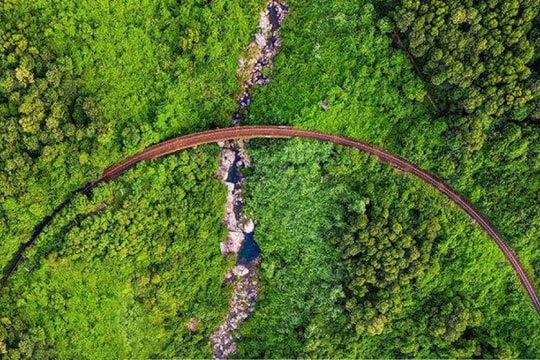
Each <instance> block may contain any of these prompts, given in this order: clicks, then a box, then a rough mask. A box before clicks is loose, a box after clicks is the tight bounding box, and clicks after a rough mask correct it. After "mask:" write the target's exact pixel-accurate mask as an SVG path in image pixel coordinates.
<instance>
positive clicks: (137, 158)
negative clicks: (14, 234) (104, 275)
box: [4, 126, 540, 316]
mask: <svg viewBox="0 0 540 360" xmlns="http://www.w3.org/2000/svg"><path fill="white" fill-rule="evenodd" d="M295 137H296V138H306V139H316V140H321V141H327V142H331V143H334V144H336V145H343V146H348V147H353V148H356V149H358V150H361V151H364V152H366V153H369V154H371V155H374V156H376V157H377V158H378V159H379V161H381V162H383V163H386V164H389V165H390V166H392V167H394V168H396V169H399V170H401V171H404V172H407V173H409V174H411V175H414V176H416V177H417V178H419V179H421V180H423V181H424V182H426V183H428V184H430V185H431V186H433V187H434V188H436V189H437V190H438V191H439V192H441V193H443V194H444V195H446V196H447V197H448V198H450V199H451V200H452V201H453V202H455V203H456V204H457V205H458V206H459V207H461V208H462V209H463V210H464V211H465V212H466V213H467V214H469V215H470V216H471V217H472V218H473V219H474V220H475V221H476V222H477V224H478V225H479V226H480V227H481V228H482V229H483V230H484V231H485V232H486V233H487V234H488V235H489V236H490V238H491V239H492V240H493V241H494V242H495V244H496V245H497V246H498V247H499V249H500V250H501V251H502V253H503V254H504V256H505V258H506V259H507V261H508V262H509V263H510V265H511V266H512V269H513V270H514V272H515V273H516V275H517V277H518V279H519V281H520V283H521V285H522V286H523V288H524V289H525V292H526V293H527V295H528V297H529V298H530V300H531V302H532V304H533V306H534V308H535V310H536V312H537V313H538V315H539V316H540V299H539V297H538V294H537V293H536V290H535V288H534V286H533V283H532V282H531V280H530V279H529V278H528V276H527V273H526V271H525V269H524V268H523V265H522V264H521V263H520V261H519V259H518V258H517V256H516V254H515V253H514V252H513V251H512V249H511V248H510V246H508V244H506V243H505V242H504V240H503V239H502V237H501V235H499V234H498V233H497V231H496V230H495V228H494V227H493V225H491V224H490V223H489V221H488V220H487V219H486V218H485V217H484V216H483V215H482V214H481V213H480V212H479V211H478V210H476V209H474V207H473V206H472V205H471V204H469V202H468V201H467V200H466V199H464V198H463V197H461V196H460V195H459V194H458V193H457V192H455V191H454V190H452V188H450V187H449V186H448V185H446V184H445V183H443V182H442V181H440V180H438V179H437V178H436V177H435V176H433V175H431V174H429V173H428V172H426V171H424V170H422V169H420V168H418V167H417V166H416V165H414V164H413V163H411V162H409V161H407V160H405V159H402V158H401V157H399V156H396V155H393V154H391V153H389V152H388V151H386V150H383V149H379V148H377V147H375V146H372V145H369V144H367V143H365V142H363V141H359V140H355V139H351V138H347V137H343V136H338V135H331V134H326V133H322V132H317V131H310V130H300V129H295V128H292V127H287V126H243V127H234V128H226V129H217V130H210V131H205V132H200V133H196V134H191V135H187V136H182V137H178V138H175V139H171V140H168V141H164V142H162V143H159V144H157V145H154V146H151V147H149V148H147V149H146V150H144V151H142V152H140V153H138V154H135V155H133V156H130V157H129V158H127V159H126V160H124V161H122V162H120V163H118V164H116V165H113V166H111V167H109V168H107V169H106V170H105V171H104V173H103V175H102V177H101V178H100V179H98V180H97V181H96V182H94V183H92V184H89V185H87V186H86V187H85V188H84V189H85V190H86V191H89V190H91V189H92V188H93V187H95V186H96V185H98V184H99V183H101V182H105V181H110V180H113V179H114V178H116V177H118V176H119V175H121V174H122V173H123V172H124V171H126V170H127V169H129V168H131V167H133V166H134V165H135V164H137V163H139V162H141V161H144V160H150V159H156V158H159V157H162V156H165V155H168V154H172V153H175V152H177V151H179V150H183V149H188V148H192V147H195V146H198V145H203V144H208V143H215V142H219V141H225V140H229V139H243V140H247V139H254V138H295ZM43 228H44V227H42V228H41V230H43ZM37 235H39V234H35V237H32V239H31V240H30V241H29V242H28V243H26V244H25V246H24V249H27V248H28V247H30V246H31V245H32V243H33V242H34V241H35V240H36V238H37ZM23 251H24V250H23ZM21 256H22V254H20V253H18V254H16V256H15V258H19V257H21ZM18 263H19V262H17V263H16V264H15V265H14V267H12V268H10V269H9V271H8V272H7V273H6V275H5V278H4V280H5V281H6V280H7V279H8V278H9V276H10V274H12V273H13V272H14V271H15V270H16V266H17V264H18ZM5 281H4V283H5Z"/></svg>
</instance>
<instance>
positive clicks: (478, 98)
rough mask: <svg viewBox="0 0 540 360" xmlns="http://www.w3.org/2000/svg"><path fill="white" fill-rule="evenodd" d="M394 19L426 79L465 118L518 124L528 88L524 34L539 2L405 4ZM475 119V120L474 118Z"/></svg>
mask: <svg viewBox="0 0 540 360" xmlns="http://www.w3.org/2000/svg"><path fill="white" fill-rule="evenodd" d="M398 9H399V10H398V11H397V13H396V15H395V18H396V25H397V27H398V29H399V30H400V31H401V32H405V33H406V34H407V39H408V45H409V48H410V51H411V53H412V54H413V55H414V56H415V57H419V58H421V60H422V63H423V67H422V69H423V71H424V72H425V73H426V74H427V75H428V76H429V78H430V81H431V82H432V83H433V84H434V85H436V86H440V87H441V89H442V90H443V91H448V90H450V91H451V93H450V100H451V102H452V104H454V103H455V104H458V105H459V110H461V111H464V112H465V113H467V114H472V113H482V114H486V115H494V116H498V117H501V116H505V117H510V118H514V120H523V119H524V118H525V117H526V115H527V112H526V111H525V112H524V111H523V110H522V109H529V112H530V110H531V108H530V102H531V100H533V99H534V98H535V97H537V96H538V92H537V91H536V93H535V90H534V89H533V83H534V79H533V78H532V77H531V74H532V72H531V60H532V59H533V55H534V52H535V44H534V43H533V42H531V41H530V39H529V38H528V34H529V32H530V31H531V29H532V28H533V24H532V21H533V20H534V19H535V17H537V16H538V11H540V4H539V3H538V2H534V1H533V2H531V1H519V0H491V1H477V2H473V1H457V0H432V1H422V2H420V1H405V2H403V3H402V4H401V5H400V6H399V7H398ZM475 121H480V119H475Z"/></svg>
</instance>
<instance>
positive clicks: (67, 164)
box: [0, 0, 260, 264]
mask: <svg viewBox="0 0 540 360" xmlns="http://www.w3.org/2000/svg"><path fill="white" fill-rule="evenodd" d="M259 6H260V5H259V4H258V1H254V0H250V1H248V2H245V1H242V2H231V1H227V2H225V1H215V2H212V3H205V2H195V1H190V2H188V3H186V2H182V4H179V3H178V2H175V1H170V0H163V1H158V0H156V1H150V0H145V1H132V0H125V1H120V2H118V1H95V0H84V1H41V0H39V1H30V2H28V1H22V0H21V1H20V0H10V1H4V2H2V4H1V5H0V9H1V10H0V120H1V122H2V128H1V129H0V165H1V166H0V168H1V170H0V183H2V186H1V187H0V204H2V206H0V219H1V220H0V236H1V237H2V241H1V242H0V263H2V264H4V263H5V262H6V261H7V259H9V257H10V256H11V255H12V254H13V252H14V251H15V249H16V248H17V246H18V244H19V243H20V242H23V241H25V240H26V239H27V238H29V237H30V235H31V233H32V230H33V227H34V226H35V225H36V224H37V223H38V222H39V221H40V220H41V219H42V218H43V217H44V216H45V215H47V214H49V213H50V212H51V211H52V209H53V208H54V207H55V206H57V205H58V204H59V203H61V202H62V201H63V200H64V199H65V198H66V197H67V195H68V194H69V192H70V191H73V190H74V189H76V188H78V187H80V186H81V185H83V184H84V183H85V182H87V181H89V180H94V179H96V178H97V177H98V175H99V174H100V172H101V171H102V170H103V169H104V168H105V167H107V166H109V165H111V164H112V163H114V162H116V161H119V160H120V159H122V158H124V157H125V156H126V155H128V154H131V153H133V152H136V151H139V150H141V149H143V148H144V147H146V146H148V145H150V144H153V143H155V142H158V141H160V140H164V139H166V138H168V137H171V136H175V135H179V134H182V133H188V132H193V131H194V130H201V129H206V128H209V127H214V126H216V125H220V126H224V125H226V124H227V123H228V118H229V117H230V114H231V113H232V111H233V109H234V108H235V103H234V98H235V94H236V92H237V83H236V66H237V61H238V57H239V55H240V53H241V51H242V48H243V47H244V46H245V44H246V43H247V42H248V39H249V35H250V34H251V31H252V29H253V28H254V27H255V21H256V12H257V11H258V9H259Z"/></svg>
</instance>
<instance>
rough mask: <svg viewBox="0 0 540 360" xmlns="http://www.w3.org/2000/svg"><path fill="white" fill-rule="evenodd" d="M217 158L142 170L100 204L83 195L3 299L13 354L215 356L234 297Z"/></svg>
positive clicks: (105, 188)
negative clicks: (227, 284)
mask: <svg viewBox="0 0 540 360" xmlns="http://www.w3.org/2000/svg"><path fill="white" fill-rule="evenodd" d="M217 154H218V148H217V147H215V146H214V147H212V148H211V149H209V148H199V149H197V150H196V151H193V152H191V153H187V152H183V153H181V154H178V155H175V156H171V157H168V158H166V159H163V160H159V161H158V162H152V163H144V164H140V165H138V166H137V167H136V168H135V169H134V170H130V171H129V172H128V173H127V174H125V175H123V176H122V177H121V178H120V179H118V180H117V181H115V182H114V183H111V184H106V185H102V186H100V187H99V188H97V189H96V190H95V191H94V193H93V196H92V198H91V199H88V198H86V197H85V196H84V195H79V196H78V197H77V198H76V199H75V201H74V202H73V204H71V205H70V206H69V207H68V208H66V209H65V210H64V211H63V212H62V213H61V214H60V216H59V217H57V219H56V220H55V221H54V222H53V224H52V225H51V227H50V228H48V230H47V231H46V232H45V233H44V234H43V235H42V236H41V237H40V238H39V239H38V241H37V243H36V246H35V247H34V248H32V250H31V251H30V252H29V253H28V254H27V255H26V257H25V259H24V260H23V261H22V263H21V266H20V268H19V271H18V272H17V273H16V274H15V276H14V277H13V278H12V279H11V280H10V286H9V287H8V289H7V292H6V293H5V294H3V296H2V298H1V300H0V304H1V305H0V308H1V309H2V310H1V312H0V319H2V321H1V323H0V339H2V341H3V343H4V344H5V345H6V346H7V354H6V357H7V358H13V359H16V358H18V357H22V358H30V357H31V358H116V357H123V358H127V357H130V358H132V357H175V356H182V357H187V358H193V357H210V355H211V352H210V350H211V349H210V346H209V345H208V337H209V336H210V334H211V333H212V332H213V331H214V330H215V329H216V328H217V325H218V323H219V322H220V321H221V319H222V317H223V316H224V312H226V310H227V302H228V297H229V294H228V292H229V291H228V290H227V289H226V288H223V287H222V286H221V279H222V277H223V274H224V273H225V271H226V268H227V267H228V266H230V264H228V263H227V262H226V261H225V260H224V259H223V257H222V256H221V254H220V252H219V239H222V238H223V237H224V235H225V234H224V228H223V227H222V226H221V215H222V209H223V203H224V200H225V199H224V198H225V194H224V189H223V187H222V185H221V184H220V182H219V181H218V180H216V179H213V178H212V174H213V173H214V172H215V166H216V161H215V159H216V156H217ZM100 204H106V205H107V207H106V209H105V210H103V211H100V212H95V211H96V209H97V207H98V206H99V205H100ZM192 318H196V319H198V320H199V324H198V326H197V331H196V332H194V333H191V332H190V331H189V330H188V328H187V324H188V322H189V321H190V320H191V319H192Z"/></svg>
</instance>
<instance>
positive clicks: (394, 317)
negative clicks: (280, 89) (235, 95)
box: [238, 141, 540, 358]
mask: <svg viewBox="0 0 540 360" xmlns="http://www.w3.org/2000/svg"><path fill="white" fill-rule="evenodd" d="M250 152H251V154H252V156H253V157H254V158H256V159H258V161H257V162H256V164H255V168H254V170H253V173H252V174H251V177H250V179H251V180H250V182H249V187H248V194H249V198H248V202H247V203H248V204H249V209H250V211H251V212H252V213H253V217H254V218H255V219H257V221H258V223H259V226H258V227H257V233H256V237H257V239H258V242H259V243H260V245H261V248H262V254H263V271H262V280H261V285H262V289H263V292H262V294H261V299H260V301H259V302H258V303H257V309H256V311H255V313H254V314H253V316H252V318H250V319H249V320H248V323H247V324H246V325H245V326H244V327H242V329H241V333H242V336H243V338H242V339H241V340H240V344H239V353H238V357H239V358H253V357H254V358H259V357H286V358H290V357H340V358H350V357H354V358H358V357H369V358H387V357H391V358H403V357H406V358H411V357H423V358H441V357H483V358H485V357H488V358H489V357H502V356H517V357H536V356H538V354H539V353H540V348H539V347H538V344H540V332H539V331H538V328H537V326H536V323H537V317H536V314H535V312H534V310H533V308H532V306H531V305H530V304H529V303H528V300H527V299H526V297H525V294H524V293H523V291H522V290H521V289H520V287H519V283H518V282H517V280H516V278H515V276H514V275H513V273H512V271H511V268H510V267H509V265H507V264H506V263H505V260H504V258H503V256H502V254H501V253H500V252H499V250H498V249H497V248H496V246H495V245H494V244H493V243H492V242H491V241H490V240H489V239H488V238H486V236H485V235H484V234H483V233H482V232H481V231H480V230H479V229H478V228H476V226H474V223H471V222H470V220H469V219H468V217H467V216H466V214H464V213H463V212H461V210H459V209H458V208H457V207H456V206H454V205H452V204H451V203H450V201H449V200H447V199H446V198H444V197H442V195H440V194H438V193H437V192H436V191H435V190H434V189H430V188H426V187H425V185H424V184H423V183H421V182H420V181H418V180H412V179H410V178H409V177H408V176H404V175H400V174H399V173H397V172H396V171H394V170H391V169H389V168H388V167H387V166H386V165H381V164H380V163H378V162H376V161H375V160H374V159H370V158H368V157H366V156H365V155H360V154H358V153H357V151H354V150H342V149H334V150H333V149H332V148H331V147H328V146H324V147H322V148H321V146H320V144H318V143H315V142H307V141H292V142H290V143H287V144H285V143H283V142H275V143H274V144H273V146H271V147H270V150H269V147H268V145H267V144H266V143H259V142H258V143H257V145H256V146H250ZM501 311H504V316H501ZM262 324H264V325H262Z"/></svg>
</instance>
